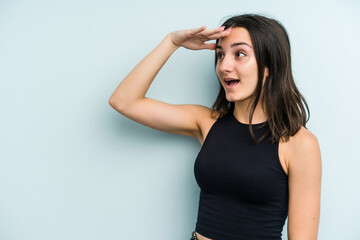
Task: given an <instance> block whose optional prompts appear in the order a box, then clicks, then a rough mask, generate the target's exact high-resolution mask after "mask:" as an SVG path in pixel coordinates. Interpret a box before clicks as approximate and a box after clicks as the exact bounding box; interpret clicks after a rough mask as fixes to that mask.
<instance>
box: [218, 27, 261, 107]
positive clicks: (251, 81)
mask: <svg viewBox="0 0 360 240" xmlns="http://www.w3.org/2000/svg"><path fill="white" fill-rule="evenodd" d="M216 56H217V65H216V73H217V75H218V77H219V79H220V82H221V85H222V86H223V88H224V90H225V93H226V99H227V100H228V101H229V102H235V101H244V100H250V99H251V96H252V95H253V93H254V91H255V88H256V85H257V82H258V69H257V67H258V66H257V62H256V58H255V52H254V48H253V44H252V41H251V37H250V34H249V32H248V30H247V29H246V28H243V27H236V28H233V29H232V31H231V33H230V34H229V35H228V36H226V37H224V38H221V39H219V42H218V45H217V47H216ZM265 75H266V72H265Z"/></svg>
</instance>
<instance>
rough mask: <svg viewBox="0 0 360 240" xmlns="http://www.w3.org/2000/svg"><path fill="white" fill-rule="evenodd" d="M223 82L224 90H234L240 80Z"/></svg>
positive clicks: (226, 79)
mask: <svg viewBox="0 0 360 240" xmlns="http://www.w3.org/2000/svg"><path fill="white" fill-rule="evenodd" d="M224 82H225V87H226V88H234V87H236V86H237V85H238V84H239V82H240V80H239V79H234V78H225V79H224Z"/></svg>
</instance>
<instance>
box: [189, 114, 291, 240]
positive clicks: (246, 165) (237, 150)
mask: <svg viewBox="0 0 360 240" xmlns="http://www.w3.org/2000/svg"><path fill="white" fill-rule="evenodd" d="M261 125H263V123H258V124H252V128H253V130H254V134H255V136H256V139H259V138H260V137H261V136H262V135H263V134H264V133H265V132H266V130H268V129H269V128H268V125H267V122H265V127H263V128H261V129H257V128H258V127H259V126H261ZM278 147H279V142H274V143H271V140H270V136H268V137H266V138H265V139H263V140H262V141H261V142H260V143H258V144H257V145H255V144H253V143H252V139H251V135H250V130H249V125H248V124H244V123H241V122H239V121H238V120H237V119H236V118H235V116H234V114H233V112H232V111H231V110H230V111H229V112H228V113H227V114H226V115H225V116H223V117H222V118H220V119H218V120H216V122H215V123H214V124H213V126H212V127H211V129H210V131H209V133H208V135H207V136H206V139H205V141H204V144H203V146H202V147H201V150H200V152H199V154H198V156H197V158H196V160H195V164H194V173H195V179H196V182H197V184H198V185H199V187H200V190H201V191H200V200H199V209H198V217H197V222H196V228H195V230H196V231H197V232H198V233H200V234H201V235H203V236H205V237H208V238H211V239H214V240H256V239H259V240H260V239H261V240H266V239H271V240H275V239H281V235H282V229H283V226H284V223H285V220H286V218H287V215H288V202H289V201H288V199H289V195H288V194H289V193H288V176H287V175H286V173H285V172H284V170H283V168H282V167H281V164H280V160H279V155H278Z"/></svg>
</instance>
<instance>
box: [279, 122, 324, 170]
mask: <svg viewBox="0 0 360 240" xmlns="http://www.w3.org/2000/svg"><path fill="white" fill-rule="evenodd" d="M282 144H283V149H284V153H285V156H286V157H285V161H286V165H287V166H288V167H291V166H292V165H293V166H296V165H298V164H299V163H300V162H301V163H306V162H307V159H320V158H319V157H317V156H319V154H320V147H319V142H318V140H317V137H316V136H315V135H314V134H313V133H312V132H311V131H310V130H308V129H307V128H305V127H303V126H302V127H301V128H300V129H299V131H298V132H297V133H296V134H294V135H293V136H291V137H290V138H289V140H288V141H287V142H283V143H282ZM314 156H315V157H314ZM309 164H312V163H311V162H309Z"/></svg>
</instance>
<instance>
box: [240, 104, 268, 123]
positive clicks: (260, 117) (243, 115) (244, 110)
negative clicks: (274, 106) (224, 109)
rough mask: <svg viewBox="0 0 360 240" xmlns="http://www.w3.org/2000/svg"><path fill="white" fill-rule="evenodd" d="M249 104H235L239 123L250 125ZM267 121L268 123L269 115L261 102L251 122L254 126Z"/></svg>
mask: <svg viewBox="0 0 360 240" xmlns="http://www.w3.org/2000/svg"><path fill="white" fill-rule="evenodd" d="M248 104H249V103H248V102H247V103H245V102H235V106H234V115H235V117H236V119H237V120H238V121H239V122H242V123H246V124H250V123H249V116H250V106H248ZM266 121H267V115H266V113H265V110H264V109H263V107H262V105H261V104H260V101H259V103H258V104H257V106H256V108H255V111H254V115H253V118H252V121H251V122H252V124H256V123H263V122H266Z"/></svg>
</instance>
